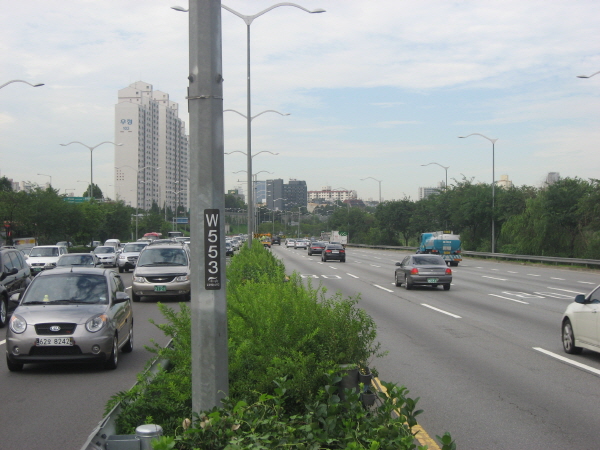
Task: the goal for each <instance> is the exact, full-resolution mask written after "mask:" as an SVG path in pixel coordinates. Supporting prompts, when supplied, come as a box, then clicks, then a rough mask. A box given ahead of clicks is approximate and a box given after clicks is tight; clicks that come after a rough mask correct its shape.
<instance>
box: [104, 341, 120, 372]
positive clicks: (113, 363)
mask: <svg viewBox="0 0 600 450" xmlns="http://www.w3.org/2000/svg"><path fill="white" fill-rule="evenodd" d="M118 364H119V342H118V340H117V335H116V334H115V336H114V337H113V345H112V352H111V353H110V357H109V358H108V359H107V360H106V362H105V363H104V368H105V369H108V370H114V369H116V368H117V365H118Z"/></svg>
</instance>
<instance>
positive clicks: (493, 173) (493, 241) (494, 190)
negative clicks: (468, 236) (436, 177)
mask: <svg viewBox="0 0 600 450" xmlns="http://www.w3.org/2000/svg"><path fill="white" fill-rule="evenodd" d="M469 136H481V137H482V138H485V139H487V140H488V141H490V142H491V143H492V253H496V234H495V230H494V228H495V227H494V206H495V205H494V202H495V198H496V174H495V164H496V149H495V146H496V141H497V140H498V139H497V138H496V139H491V138H489V137H487V136H484V135H483V134H481V133H471V134H468V135H466V136H459V138H460V139H466V138H468V137H469Z"/></svg>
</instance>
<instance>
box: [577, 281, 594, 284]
mask: <svg viewBox="0 0 600 450" xmlns="http://www.w3.org/2000/svg"><path fill="white" fill-rule="evenodd" d="M578 283H582V284H596V283H593V282H591V281H578Z"/></svg>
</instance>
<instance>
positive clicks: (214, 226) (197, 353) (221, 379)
mask: <svg viewBox="0 0 600 450" xmlns="http://www.w3.org/2000/svg"><path fill="white" fill-rule="evenodd" d="M189 18H190V46H189V48H190V72H189V77H188V78H189V80H190V85H189V90H188V100H189V102H188V105H189V106H188V108H189V113H190V182H191V198H192V199H193V201H192V202H191V237H192V239H191V242H192V243H191V244H190V247H191V253H192V261H195V265H196V268H197V269H199V270H193V271H192V273H191V275H190V278H191V284H192V292H191V312H192V408H193V411H194V412H196V413H199V412H201V411H206V410H209V409H212V408H213V407H215V406H221V400H222V399H223V398H224V397H225V396H227V395H228V393H229V380H228V365H227V362H228V356H227V303H226V295H225V279H226V277H225V252H224V250H225V239H224V236H225V220H224V219H225V173H224V170H225V167H224V156H223V149H224V143H223V83H222V82H223V77H222V48H221V2H220V0H190V11H189Z"/></svg>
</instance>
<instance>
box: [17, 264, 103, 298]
mask: <svg viewBox="0 0 600 450" xmlns="http://www.w3.org/2000/svg"><path fill="white" fill-rule="evenodd" d="M71 303H76V304H90V305H91V304H101V305H104V304H107V303H108V289H107V285H106V279H105V278H104V276H103V275H93V274H87V273H86V274H83V273H71V272H69V273H65V274H57V275H54V274H52V275H48V276H43V277H42V276H38V277H36V278H35V279H34V280H33V282H32V283H31V286H30V287H29V289H27V292H26V293H25V297H24V298H23V302H22V303H21V305H36V304H37V305H46V304H61V305H64V304H71Z"/></svg>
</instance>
